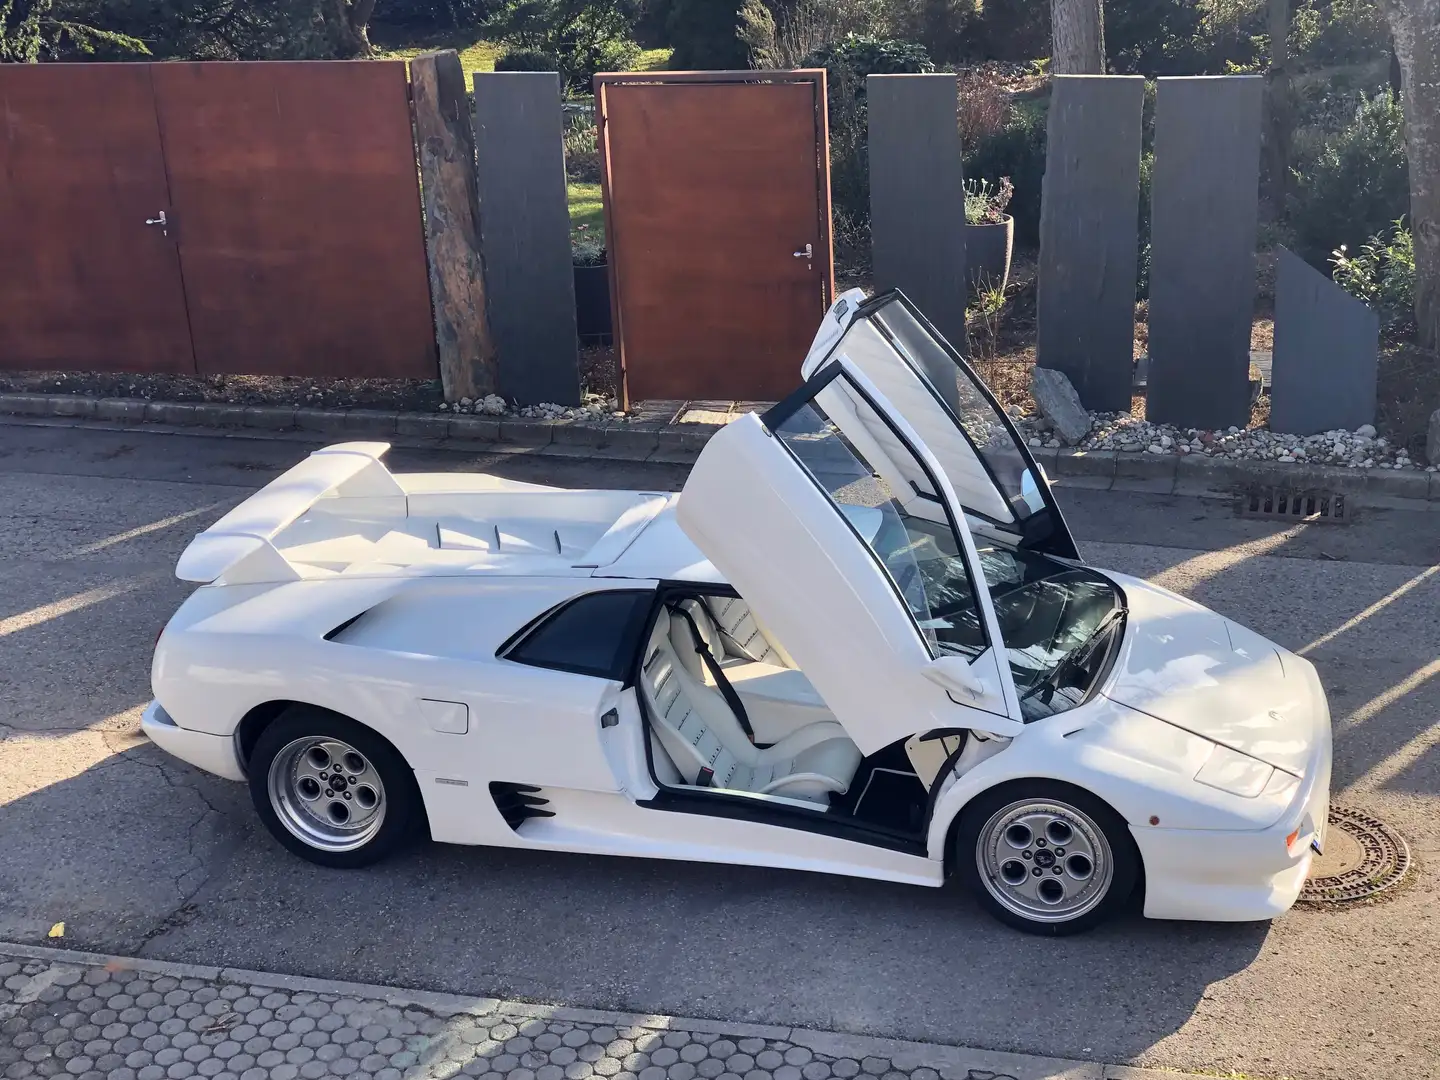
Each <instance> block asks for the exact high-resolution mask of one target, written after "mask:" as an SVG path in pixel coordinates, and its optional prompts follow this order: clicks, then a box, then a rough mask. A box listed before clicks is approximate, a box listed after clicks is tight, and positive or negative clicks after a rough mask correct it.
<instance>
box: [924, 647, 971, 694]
mask: <svg viewBox="0 0 1440 1080" xmlns="http://www.w3.org/2000/svg"><path fill="white" fill-rule="evenodd" d="M925 677H926V678H927V679H929V680H930V681H931V682H933V683H937V684H938V685H940V686H943V687H944V688H945V689H946V690H947V691H949V692H951V693H956V694H960V695H961V696H962V697H964V698H965V699H966V700H967V701H972V702H973V701H975V700H977V699H979V698H980V697H982V696H983V695H984V694H985V684H984V683H983V682H981V681H980V680H979V679H977V678H976V677H975V675H974V673H973V672H971V670H970V662H969V661H968V660H966V659H965V658H964V657H963V656H937V657H936V658H935V659H934V660H931V661H930V663H929V665H928V666H927V667H926V668H925Z"/></svg>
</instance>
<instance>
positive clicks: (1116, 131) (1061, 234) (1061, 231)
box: [1035, 75, 1145, 412]
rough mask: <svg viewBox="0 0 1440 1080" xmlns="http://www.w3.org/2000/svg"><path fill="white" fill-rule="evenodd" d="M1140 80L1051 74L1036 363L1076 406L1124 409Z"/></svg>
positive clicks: (1131, 339) (1131, 323) (1130, 360)
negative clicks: (1061, 382) (1072, 394)
mask: <svg viewBox="0 0 1440 1080" xmlns="http://www.w3.org/2000/svg"><path fill="white" fill-rule="evenodd" d="M1144 106H1145V80H1144V79H1142V78H1140V77H1139V76H1138V75H1136V76H1124V75H1057V76H1055V79H1054V81H1053V85H1052V87H1051V90H1050V117H1049V135H1048V139H1047V142H1046V149H1045V179H1044V182H1043V184H1042V199H1041V209H1040V270H1039V294H1038V296H1037V302H1038V308H1039V310H1038V326H1037V330H1038V337H1037V342H1036V352H1035V362H1036V363H1037V364H1038V365H1039V366H1040V367H1044V368H1054V369H1055V370H1056V371H1063V372H1064V373H1065V374H1066V375H1067V376H1069V378H1070V381H1071V382H1072V383H1074V385H1075V391H1076V393H1078V394H1079V395H1080V401H1081V403H1082V404H1083V405H1084V406H1085V407H1086V408H1087V409H1094V410H1097V411H1100V412H1129V411H1130V384H1131V381H1132V378H1133V371H1134V366H1135V364H1134V360H1135V357H1134V351H1135V274H1136V259H1137V255H1138V251H1139V241H1138V238H1137V233H1138V232H1139V215H1140V141H1141V132H1140V126H1141V113H1142V111H1143V110H1144Z"/></svg>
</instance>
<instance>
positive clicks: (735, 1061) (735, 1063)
mask: <svg viewBox="0 0 1440 1080" xmlns="http://www.w3.org/2000/svg"><path fill="white" fill-rule="evenodd" d="M746 1041H747V1042H749V1041H751V1040H749V1039H747V1040H746ZM754 1067H755V1059H754V1058H753V1057H751V1056H750V1055H749V1054H731V1055H730V1056H729V1057H728V1058H726V1059H725V1068H727V1069H729V1070H730V1071H731V1072H733V1073H739V1074H740V1075H742V1076H743V1075H745V1073H748V1072H749V1071H750V1070H751V1069H753V1068H754Z"/></svg>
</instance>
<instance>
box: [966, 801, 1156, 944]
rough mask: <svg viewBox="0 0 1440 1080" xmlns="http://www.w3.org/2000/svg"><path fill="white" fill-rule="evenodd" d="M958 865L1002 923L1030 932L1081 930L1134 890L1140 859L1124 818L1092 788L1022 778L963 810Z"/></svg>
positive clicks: (1111, 910) (1100, 919)
mask: <svg viewBox="0 0 1440 1080" xmlns="http://www.w3.org/2000/svg"><path fill="white" fill-rule="evenodd" d="M955 843H956V848H955V860H956V862H955V865H956V868H957V871H958V873H959V874H960V876H961V877H962V878H963V879H964V880H965V881H966V882H967V883H968V884H969V885H970V887H971V888H972V889H973V890H974V891H975V893H976V895H977V896H978V897H979V899H980V902H981V903H982V904H984V906H985V907H986V908H987V909H988V910H989V911H990V913H991V914H992V915H994V916H995V917H996V918H998V919H1000V921H1002V922H1004V923H1007V924H1008V925H1010V926H1013V927H1015V928H1016V929H1018V930H1025V931H1027V932H1029V933H1032V934H1048V935H1061V934H1076V933H1080V932H1082V931H1084V930H1089V929H1090V928H1091V927H1093V926H1096V925H1097V924H1099V923H1101V922H1103V921H1104V920H1105V919H1107V918H1109V917H1110V916H1111V915H1112V914H1114V913H1115V911H1116V910H1118V909H1119V908H1120V907H1121V906H1122V905H1123V904H1124V903H1125V901H1126V899H1127V898H1128V897H1129V896H1130V894H1131V892H1132V891H1134V888H1135V882H1136V879H1137V878H1138V876H1139V872H1140V856H1139V853H1138V851H1137V850H1136V848H1135V842H1134V841H1133V840H1132V839H1131V837H1130V830H1129V828H1128V827H1127V826H1126V824H1125V821H1124V819H1123V818H1121V817H1120V815H1119V814H1117V813H1115V811H1114V810H1112V809H1111V808H1110V807H1109V806H1107V805H1105V803H1103V802H1101V801H1100V800H1099V799H1097V798H1096V797H1095V796H1093V795H1091V794H1090V793H1089V792H1087V791H1084V790H1082V789H1081V788H1077V787H1074V786H1072V785H1070V784H1062V783H1059V782H1056V781H1043V780H1034V781H1020V782H1017V783H1013V784H1005V785H1002V786H1001V787H999V788H996V789H994V790H992V791H987V792H984V793H983V794H981V795H980V796H978V797H977V798H976V799H975V800H974V801H972V802H971V803H970V804H969V805H968V806H966V807H965V809H964V811H963V812H962V814H961V818H960V826H959V829H958V830H957V832H956V838H955Z"/></svg>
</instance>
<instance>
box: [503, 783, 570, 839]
mask: <svg viewBox="0 0 1440 1080" xmlns="http://www.w3.org/2000/svg"><path fill="white" fill-rule="evenodd" d="M539 792H540V789H539V788H538V787H533V786H531V785H530V784H507V783H502V782H500V781H498V780H497V781H494V782H492V783H491V785H490V797H491V798H492V799H494V800H495V809H496V810H499V811H500V816H501V817H503V818H504V819H505V824H506V825H509V826H510V828H512V829H518V828H520V826H521V825H522V824H523V823H524V822H526V821H528V820H529V819H530V818H536V817H554V816H555V811H553V810H546V809H545V807H547V806H549V805H550V803H549V800H548V799H543V798H541V797H540V794H539Z"/></svg>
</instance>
